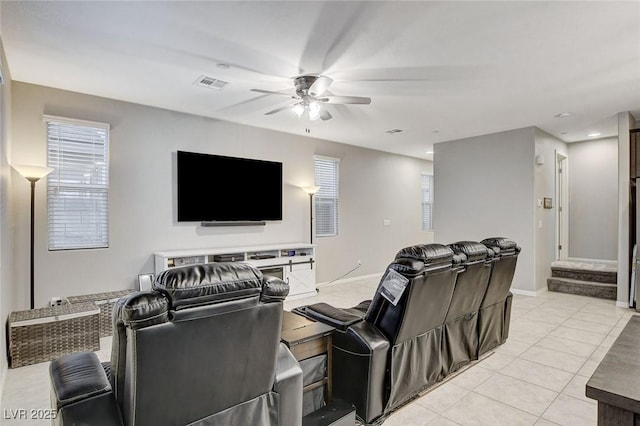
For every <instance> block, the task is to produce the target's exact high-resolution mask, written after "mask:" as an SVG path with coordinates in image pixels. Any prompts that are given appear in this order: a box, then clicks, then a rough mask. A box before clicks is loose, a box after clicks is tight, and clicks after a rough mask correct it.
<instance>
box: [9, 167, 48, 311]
mask: <svg viewBox="0 0 640 426" xmlns="http://www.w3.org/2000/svg"><path fill="white" fill-rule="evenodd" d="M13 168H14V169H16V171H17V172H18V173H20V174H21V175H22V176H23V177H24V178H26V179H27V180H28V181H29V182H31V254H30V259H29V260H30V267H31V269H30V272H31V287H30V289H31V295H30V296H31V309H33V307H34V279H33V278H34V274H33V272H34V271H33V246H34V224H35V209H34V207H35V193H36V182H37V181H39V180H40V179H42V178H43V177H45V176H47V175H48V174H49V173H51V172H52V171H53V169H52V168H51V167H43V166H31V165H26V164H23V165H19V166H13Z"/></svg>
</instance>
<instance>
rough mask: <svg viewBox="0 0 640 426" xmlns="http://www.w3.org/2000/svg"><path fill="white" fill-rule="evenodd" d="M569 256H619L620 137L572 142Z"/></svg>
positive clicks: (589, 257) (606, 257)
mask: <svg viewBox="0 0 640 426" xmlns="http://www.w3.org/2000/svg"><path fill="white" fill-rule="evenodd" d="M569 158H570V167H569V198H570V201H569V256H570V257H577V258H583V259H600V260H617V258H618V138H606V139H598V140H589V141H584V142H575V143H571V144H569Z"/></svg>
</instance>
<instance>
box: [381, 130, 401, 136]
mask: <svg viewBox="0 0 640 426" xmlns="http://www.w3.org/2000/svg"><path fill="white" fill-rule="evenodd" d="M402 132H404V130H402V129H391V130H387V131H386V132H385V133H389V134H390V135H396V134H398V133H402Z"/></svg>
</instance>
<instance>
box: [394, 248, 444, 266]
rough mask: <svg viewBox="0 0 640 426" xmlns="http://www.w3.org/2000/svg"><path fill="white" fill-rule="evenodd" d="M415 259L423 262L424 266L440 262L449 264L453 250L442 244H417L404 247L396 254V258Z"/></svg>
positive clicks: (439, 263)
mask: <svg viewBox="0 0 640 426" xmlns="http://www.w3.org/2000/svg"><path fill="white" fill-rule="evenodd" d="M403 258H404V259H416V260H420V261H422V262H423V263H424V265H425V267H430V266H436V265H441V264H446V263H448V264H451V262H452V261H453V250H451V249H450V248H449V247H447V246H445V245H442V244H435V243H434V244H418V245H415V246H411V247H405V248H403V249H402V250H400V251H399V252H398V253H397V254H396V259H403Z"/></svg>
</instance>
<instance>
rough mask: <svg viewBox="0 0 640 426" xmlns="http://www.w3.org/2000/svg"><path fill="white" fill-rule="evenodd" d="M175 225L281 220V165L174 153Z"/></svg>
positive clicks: (180, 152)
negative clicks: (175, 166) (176, 171)
mask: <svg viewBox="0 0 640 426" xmlns="http://www.w3.org/2000/svg"><path fill="white" fill-rule="evenodd" d="M177 183H178V222H196V221H199V222H208V221H225V222H228V221H263V220H282V163H278V162H275V161H262V160H251V159H248V158H236V157H224V156H221V155H209V154H198V153H195V152H184V151H178V182H177Z"/></svg>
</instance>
